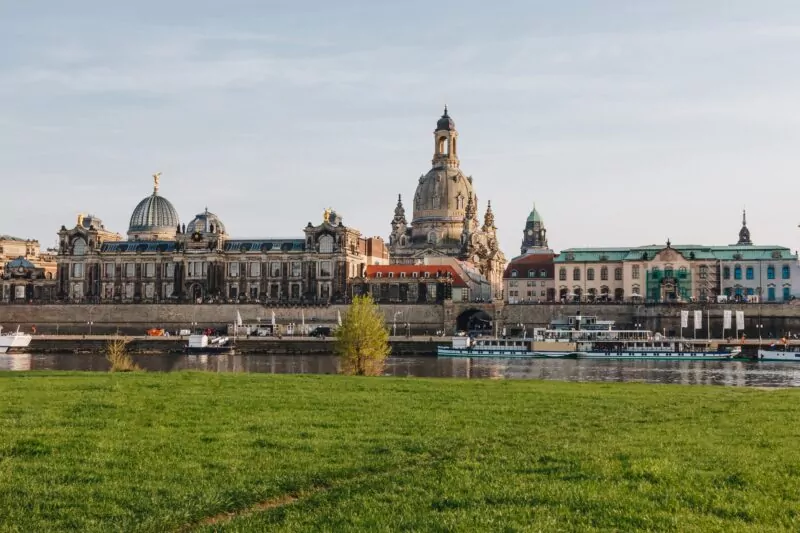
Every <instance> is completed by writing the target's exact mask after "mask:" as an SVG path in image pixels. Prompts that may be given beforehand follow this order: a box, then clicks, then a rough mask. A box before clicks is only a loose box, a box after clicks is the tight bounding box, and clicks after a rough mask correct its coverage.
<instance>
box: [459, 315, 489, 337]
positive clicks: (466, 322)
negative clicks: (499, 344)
mask: <svg viewBox="0 0 800 533" xmlns="http://www.w3.org/2000/svg"><path fill="white" fill-rule="evenodd" d="M493 327H494V322H493V320H492V317H491V316H490V315H489V313H487V312H486V311H484V310H483V309H467V310H466V311H464V312H463V313H461V314H460V315H458V318H456V328H457V329H458V331H466V332H467V333H482V334H484V335H486V334H490V333H492V328H493Z"/></svg>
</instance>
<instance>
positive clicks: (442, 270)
mask: <svg viewBox="0 0 800 533" xmlns="http://www.w3.org/2000/svg"><path fill="white" fill-rule="evenodd" d="M415 272H416V273H417V277H418V278H420V279H424V278H425V273H426V272H427V273H428V278H427V279H431V280H435V279H437V275H438V277H439V278H442V277H446V276H447V275H448V274H450V276H451V277H452V278H453V287H467V284H466V282H465V281H464V279H463V278H462V277H461V276H459V275H458V272H456V269H454V268H453V267H452V266H450V265H369V266H367V278H369V279H376V278H378V276H377V274H378V273H380V275H381V276H380V278H381V279H386V278H388V277H389V274H390V273H391V274H392V277H393V278H401V276H400V274H405V278H406V279H408V278H413V277H414V273H415Z"/></svg>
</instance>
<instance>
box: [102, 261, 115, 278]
mask: <svg viewBox="0 0 800 533" xmlns="http://www.w3.org/2000/svg"><path fill="white" fill-rule="evenodd" d="M115 268H116V265H115V264H114V263H105V264H103V277H104V278H106V279H114V270H115Z"/></svg>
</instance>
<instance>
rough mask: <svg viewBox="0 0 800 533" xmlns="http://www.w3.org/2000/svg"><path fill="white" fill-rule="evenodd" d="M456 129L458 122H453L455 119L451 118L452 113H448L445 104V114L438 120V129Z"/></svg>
mask: <svg viewBox="0 0 800 533" xmlns="http://www.w3.org/2000/svg"><path fill="white" fill-rule="evenodd" d="M455 129H456V123H455V122H453V119H452V118H450V115H448V114H447V106H444V114H443V115H442V117H441V118H440V119H439V120H438V121H437V122H436V131H442V130H446V131H453V130H455Z"/></svg>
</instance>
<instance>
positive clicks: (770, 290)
mask: <svg viewBox="0 0 800 533" xmlns="http://www.w3.org/2000/svg"><path fill="white" fill-rule="evenodd" d="M767 301H769V302H774V301H775V287H767Z"/></svg>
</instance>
